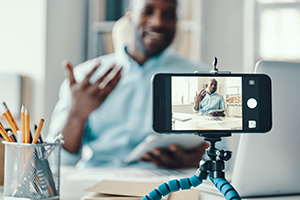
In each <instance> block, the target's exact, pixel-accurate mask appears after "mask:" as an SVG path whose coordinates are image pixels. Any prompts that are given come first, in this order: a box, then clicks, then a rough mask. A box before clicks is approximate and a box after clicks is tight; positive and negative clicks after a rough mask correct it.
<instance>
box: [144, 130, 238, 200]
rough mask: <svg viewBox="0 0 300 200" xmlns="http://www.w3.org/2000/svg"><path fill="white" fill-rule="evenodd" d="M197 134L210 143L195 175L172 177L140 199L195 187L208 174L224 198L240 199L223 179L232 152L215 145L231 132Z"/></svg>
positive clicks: (160, 196) (152, 197)
mask: <svg viewBox="0 0 300 200" xmlns="http://www.w3.org/2000/svg"><path fill="white" fill-rule="evenodd" d="M198 135H199V136H203V137H205V138H204V140H205V141H208V142H209V143H210V147H209V148H207V149H206V154H207V155H208V157H209V159H208V160H201V161H200V163H199V165H200V167H199V168H198V169H197V171H196V173H195V175H193V176H191V177H190V178H182V179H179V180H177V179H174V180H170V181H169V182H167V183H163V184H161V185H160V186H158V188H157V189H154V190H152V191H151V192H150V193H149V195H146V196H144V197H143V198H142V200H159V199H161V198H162V197H163V196H166V195H168V194H170V193H171V192H177V191H179V190H180V189H181V190H188V189H190V188H191V187H197V186H198V185H200V184H201V183H202V182H203V180H205V179H206V178H207V176H209V179H210V181H211V182H212V183H213V184H214V185H215V186H216V188H218V190H219V191H220V192H221V193H222V194H223V195H224V197H225V198H226V200H241V197H240V196H239V194H238V193H237V191H236V190H235V189H234V188H233V187H232V186H231V185H230V183H229V182H228V181H227V180H226V179H225V172H223V170H224V169H225V161H228V160H229V159H230V158H231V155H232V152H231V151H228V150H219V149H217V148H216V147H215V143H216V142H219V141H221V137H228V136H231V133H221V134H220V133H218V134H205V133H198Z"/></svg>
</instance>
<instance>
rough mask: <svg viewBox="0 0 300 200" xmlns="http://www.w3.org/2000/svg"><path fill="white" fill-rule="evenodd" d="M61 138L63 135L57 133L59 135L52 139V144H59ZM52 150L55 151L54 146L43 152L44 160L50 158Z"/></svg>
mask: <svg viewBox="0 0 300 200" xmlns="http://www.w3.org/2000/svg"><path fill="white" fill-rule="evenodd" d="M63 137H64V135H63V134H61V133H59V134H58V135H57V136H56V137H55V138H54V140H53V143H54V144H55V143H59V142H61V140H62V139H63ZM54 149H55V146H54V145H53V146H52V147H51V148H49V149H48V150H47V151H46V152H45V154H44V159H47V158H48V157H49V156H50V154H51V152H52V151H53V150H54Z"/></svg>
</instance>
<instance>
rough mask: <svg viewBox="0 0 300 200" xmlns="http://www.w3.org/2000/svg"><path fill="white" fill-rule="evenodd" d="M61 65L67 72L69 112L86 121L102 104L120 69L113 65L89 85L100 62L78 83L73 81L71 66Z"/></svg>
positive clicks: (111, 88)
mask: <svg viewBox="0 0 300 200" xmlns="http://www.w3.org/2000/svg"><path fill="white" fill-rule="evenodd" d="M62 65H63V66H64V67H65V68H66V69H67V70H68V71H69V80H70V88H71V93H72V105H71V112H72V113H73V114H75V115H76V116H77V117H80V118H82V119H87V117H88V116H89V114H90V113H91V112H92V111H93V110H95V109H97V108H98V107H99V106H100V105H101V104H102V102H103V101H104V100H105V99H106V97H107V96H108V95H109V94H110V92H111V91H112V90H113V89H114V88H115V86H116V85H117V83H118V82H119V80H120V78H121V70H122V67H117V66H116V65H115V64H113V65H112V66H111V67H110V68H109V70H108V71H107V72H106V73H105V74H104V75H103V76H102V77H100V78H99V79H98V80H97V81H96V82H95V83H93V84H92V83H90V78H91V76H92V75H93V74H94V72H95V71H96V70H97V69H98V68H99V67H100V62H98V63H96V64H95V67H94V68H93V69H92V70H91V71H90V72H89V73H88V74H87V75H86V77H85V78H84V79H83V81H81V82H80V83H78V82H76V80H75V77H74V72H73V67H72V66H71V64H70V63H69V62H67V61H64V62H63V63H62Z"/></svg>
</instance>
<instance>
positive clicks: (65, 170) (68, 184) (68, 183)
mask: <svg viewBox="0 0 300 200" xmlns="http://www.w3.org/2000/svg"><path fill="white" fill-rule="evenodd" d="M92 172H93V173H94V172H95V171H93V170H92ZM74 173H77V170H76V169H75V168H74V167H66V166H63V167H62V168H61V181H60V199H61V200H76V199H81V197H83V196H85V195H87V194H88V192H85V191H83V189H85V188H88V187H90V186H92V185H94V184H96V183H97V182H98V181H96V180H75V179H70V178H68V177H69V175H70V174H74ZM198 189H199V190H200V191H201V185H200V186H199V187H198ZM1 197H3V186H0V199H1ZM208 199H214V200H224V197H222V196H219V195H215V194H211V193H207V192H205V191H201V192H200V197H199V200H208ZM299 199H300V196H281V197H268V198H251V199H250V198H249V199H247V198H245V199H244V198H243V200H299Z"/></svg>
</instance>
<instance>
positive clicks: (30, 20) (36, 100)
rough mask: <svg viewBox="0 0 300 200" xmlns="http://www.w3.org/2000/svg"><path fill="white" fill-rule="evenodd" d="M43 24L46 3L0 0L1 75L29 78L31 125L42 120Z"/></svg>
mask: <svg viewBox="0 0 300 200" xmlns="http://www.w3.org/2000/svg"><path fill="white" fill-rule="evenodd" d="M45 22H46V1H45V0H26V1H24V0H0V24H1V26H0V28H1V30H0V73H1V74H6V73H9V74H19V75H22V76H26V77H29V78H30V85H29V89H30V91H31V94H30V95H31V98H30V101H29V102H27V104H26V106H28V107H29V111H30V115H31V119H32V121H35V122H33V123H38V119H39V118H41V117H44V116H43V115H44V92H45V91H44V85H45V82H44V80H45V52H46V40H45V38H46V29H45V27H46V26H45V25H46V23H45ZM0 87H9V83H8V84H7V85H1V86H0ZM11 89H13V88H11ZM0 101H1V99H0ZM6 103H7V105H8V106H9V102H6ZM20 108H21V107H20ZM20 108H19V109H20ZM1 112H2V111H1Z"/></svg>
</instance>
